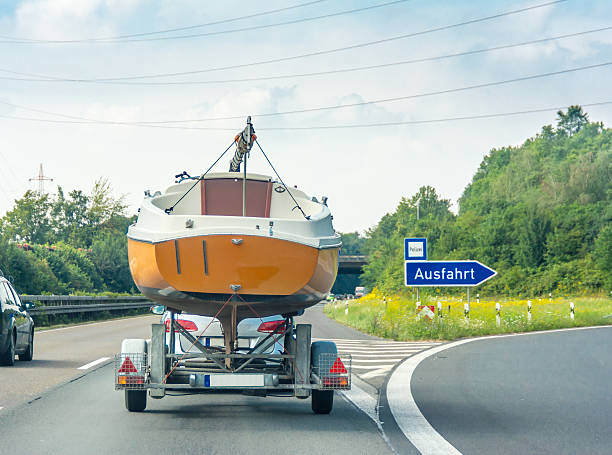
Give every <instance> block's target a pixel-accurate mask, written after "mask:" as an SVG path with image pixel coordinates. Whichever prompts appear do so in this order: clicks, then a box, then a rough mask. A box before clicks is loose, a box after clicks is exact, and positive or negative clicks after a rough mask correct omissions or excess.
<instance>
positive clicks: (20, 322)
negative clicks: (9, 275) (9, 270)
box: [0, 272, 34, 365]
mask: <svg viewBox="0 0 612 455" xmlns="http://www.w3.org/2000/svg"><path fill="white" fill-rule="evenodd" d="M31 305H32V304H31V303H27V304H26V305H24V304H22V303H21V299H20V298H19V295H17V293H16V292H15V289H13V286H12V285H11V283H10V282H9V281H8V280H7V279H6V278H4V276H2V272H0V364H2V365H13V364H14V363H15V354H17V355H19V360H32V357H33V356H34V321H33V320H32V318H31V317H30V315H29V314H28V311H27V310H28V309H29V308H31Z"/></svg>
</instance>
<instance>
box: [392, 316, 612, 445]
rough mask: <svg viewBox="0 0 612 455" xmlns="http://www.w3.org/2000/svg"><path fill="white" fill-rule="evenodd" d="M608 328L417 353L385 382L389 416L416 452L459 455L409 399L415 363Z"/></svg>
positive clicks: (491, 337) (412, 400)
mask: <svg viewBox="0 0 612 455" xmlns="http://www.w3.org/2000/svg"><path fill="white" fill-rule="evenodd" d="M603 328H611V326H594V327H571V328H567V329H555V330H541V331H537V332H524V333H511V334H507V335H492V336H486V337H478V338H471V339H468V340H459V341H455V342H453V343H447V344H444V345H442V346H437V347H434V348H431V349H429V350H427V351H424V352H421V353H419V354H416V355H414V356H413V357H409V358H408V359H406V360H405V361H404V362H403V363H402V364H400V365H399V367H398V368H397V369H396V370H395V371H394V372H393V374H392V375H391V378H389V382H388V384H387V401H388V402H389V409H390V410H391V414H393V417H394V418H395V421H396V422H397V424H398V426H399V427H400V429H401V430H402V432H403V433H404V435H405V436H406V438H408V440H409V441H410V442H411V443H412V445H414V446H415V447H416V448H417V450H419V452H421V453H422V454H423V455H428V454H453V455H457V454H459V455H461V452H459V451H458V450H457V449H456V448H455V447H453V446H452V445H451V444H450V443H449V442H448V441H447V440H446V439H444V438H443V437H442V436H441V435H440V433H438V432H437V431H436V430H435V429H434V428H433V427H432V426H431V424H430V423H429V422H428V421H427V419H426V418H425V416H423V414H421V411H420V409H419V407H418V406H417V404H416V402H415V401H414V397H413V396H412V389H411V387H410V382H411V379H412V374H413V373H414V370H416V368H417V366H418V365H419V363H421V362H422V361H423V360H425V359H426V358H428V357H430V356H432V355H434V354H437V353H438V352H442V351H445V350H446V349H450V348H454V347H455V346H460V345H462V344H465V343H471V342H472V341H477V340H488V339H494V338H509V337H516V336H525V335H541V334H546V333H554V332H570V331H575V330H587V329H603Z"/></svg>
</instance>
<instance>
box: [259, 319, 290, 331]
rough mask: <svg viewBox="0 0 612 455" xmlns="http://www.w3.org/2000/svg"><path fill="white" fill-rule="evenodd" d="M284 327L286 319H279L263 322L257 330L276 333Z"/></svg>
mask: <svg viewBox="0 0 612 455" xmlns="http://www.w3.org/2000/svg"><path fill="white" fill-rule="evenodd" d="M284 327H285V320H284V319H280V320H278V321H267V322H262V323H261V324H260V325H259V327H258V328H257V331H258V332H262V333H275V332H280V331H282V330H283V329H284Z"/></svg>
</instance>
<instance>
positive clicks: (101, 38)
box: [0, 0, 328, 43]
mask: <svg viewBox="0 0 612 455" xmlns="http://www.w3.org/2000/svg"><path fill="white" fill-rule="evenodd" d="M326 1H328V0H315V1H311V2H306V3H298V4H296V5H292V6H286V7H284V8H276V9H272V10H267V11H261V12H259V13H253V14H248V15H246V16H238V17H233V18H230V19H221V20H217V21H213V22H206V23H204V24H196V25H188V26H185V27H177V28H167V29H165V30H156V31H153V32H142V33H132V34H130V35H115V36H103V37H97V38H84V39H82V40H80V41H82V42H87V41H108V40H121V39H124V38H136V37H141V36H150V35H159V34H162V33H172V32H182V31H185V30H193V29H196V28H204V27H210V26H212V25H221V24H227V23H230V22H237V21H241V20H244V19H253V18H255V17H261V16H267V15H269V14H275V13H280V12H283V11H288V10H292V9H296V8H303V7H305V6H311V5H314V4H316V3H322V2H326ZM0 38H3V39H7V40H14V41H30V42H35V43H38V42H44V40H37V39H32V38H19V37H14V36H4V35H0Z"/></svg>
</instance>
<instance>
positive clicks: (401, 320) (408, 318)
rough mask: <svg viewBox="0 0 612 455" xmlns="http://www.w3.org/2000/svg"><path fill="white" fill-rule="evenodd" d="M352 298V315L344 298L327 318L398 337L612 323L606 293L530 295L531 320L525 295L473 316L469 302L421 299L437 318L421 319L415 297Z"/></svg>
mask: <svg viewBox="0 0 612 455" xmlns="http://www.w3.org/2000/svg"><path fill="white" fill-rule="evenodd" d="M387 299H388V297H387ZM424 300H425V299H424ZM438 301H439V302H440V303H441V304H442V312H441V315H442V317H439V314H438ZM348 302H349V303H348V314H345V309H346V305H345V302H336V303H328V304H327V305H325V308H324V312H325V314H326V315H327V316H328V317H330V318H332V319H334V320H336V321H338V322H340V323H342V324H344V325H347V326H349V327H353V328H355V329H357V330H359V331H361V332H364V333H369V334H371V335H376V336H379V337H383V338H390V339H393V340H398V341H408V340H455V339H458V338H465V337H474V336H484V335H495V334H501V333H518V332H531V331H538V330H552V329H561V328H568V327H585V326H595V325H611V324H612V299H610V298H605V297H576V298H575V299H571V298H555V299H549V298H542V299H537V298H536V299H531V320H529V318H528V313H527V306H528V303H527V302H528V301H527V300H526V299H525V300H519V299H503V300H502V299H499V300H495V299H486V300H485V299H480V302H478V303H477V302H475V301H472V302H471V303H470V313H469V318H466V317H465V316H464V304H465V303H466V301H465V300H460V299H454V298H446V299H443V300H442V299H440V300H434V299H429V300H426V301H423V302H422V303H423V304H424V305H434V306H435V309H436V316H435V317H434V318H433V319H431V320H430V319H428V318H425V317H417V314H416V305H415V302H414V301H410V300H409V299H407V298H405V297H399V296H392V297H391V301H390V302H386V303H385V302H383V296H382V294H379V293H378V292H377V291H376V290H374V291H373V292H372V293H370V294H368V295H366V296H364V297H362V298H361V299H357V300H349V301H348ZM570 302H573V303H574V308H575V309H574V319H571V318H570ZM496 303H500V305H501V311H500V323H499V325H498V324H497V321H496V309H495V304H496Z"/></svg>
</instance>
